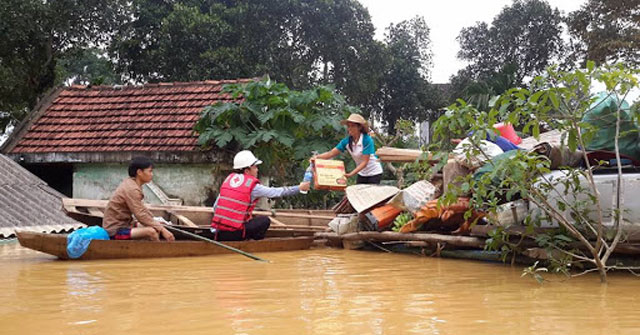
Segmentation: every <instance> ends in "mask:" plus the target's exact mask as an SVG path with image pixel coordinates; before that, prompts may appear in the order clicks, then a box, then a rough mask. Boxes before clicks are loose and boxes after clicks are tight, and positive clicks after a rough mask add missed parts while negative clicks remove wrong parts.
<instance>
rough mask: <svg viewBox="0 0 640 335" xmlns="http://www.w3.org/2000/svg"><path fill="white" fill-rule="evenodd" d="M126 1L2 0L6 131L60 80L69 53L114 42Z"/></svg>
mask: <svg viewBox="0 0 640 335" xmlns="http://www.w3.org/2000/svg"><path fill="white" fill-rule="evenodd" d="M127 3H128V2H127V1H124V0H102V1H97V0H86V1H84V0H83V1H79V0H59V1H39V0H0V32H1V35H2V38H1V39H0V132H4V130H5V129H6V127H7V126H8V125H9V124H14V123H15V122H18V121H20V120H21V119H22V118H23V117H24V115H25V114H26V112H27V111H29V110H30V109H32V108H33V107H34V106H35V104H36V102H37V99H38V97H39V96H41V95H42V94H43V93H44V92H46V91H47V90H48V89H50V88H52V87H53V86H54V85H55V84H56V83H59V82H61V81H62V80H64V79H66V78H60V77H57V73H58V69H59V68H58V61H59V60H60V59H61V58H62V57H64V56H65V55H66V54H68V53H70V52H73V51H74V50H77V49H82V48H86V47H88V46H92V45H94V46H95V45H101V44H103V43H106V42H107V41H108V40H109V37H110V32H112V31H113V30H114V29H115V27H116V26H117V25H118V24H119V22H120V20H121V19H122V17H123V13H124V11H125V9H126V6H127Z"/></svg>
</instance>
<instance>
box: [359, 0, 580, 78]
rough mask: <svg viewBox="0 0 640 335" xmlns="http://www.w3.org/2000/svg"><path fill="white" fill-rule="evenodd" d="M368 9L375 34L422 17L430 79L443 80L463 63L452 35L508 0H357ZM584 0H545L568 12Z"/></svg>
mask: <svg viewBox="0 0 640 335" xmlns="http://www.w3.org/2000/svg"><path fill="white" fill-rule="evenodd" d="M358 1H359V2H360V3H362V4H363V5H364V6H365V7H367V8H368V9H369V14H371V20H372V21H373V24H374V25H375V27H376V38H377V39H379V40H383V39H384V30H385V28H386V27H388V26H389V24H391V23H398V22H401V21H403V20H408V19H411V18H412V17H415V16H416V15H419V16H422V17H424V19H425V20H426V22H427V25H428V26H429V29H431V32H430V36H431V51H432V52H433V68H432V69H431V79H432V81H433V82H434V83H446V82H448V81H449V77H450V76H451V75H453V74H455V73H456V72H457V71H458V70H459V69H461V68H463V67H464V65H465V63H464V62H461V61H459V60H458V59H457V58H456V54H457V52H458V47H459V45H458V42H457V41H456V37H457V36H458V34H459V33H460V30H461V29H462V28H464V27H469V26H473V25H475V23H476V22H487V23H489V24H490V23H491V21H493V18H494V17H495V16H496V15H498V13H500V11H501V10H502V8H504V7H505V6H509V5H511V3H512V0H482V1H479V0H444V1H433V0H358ZM586 1H587V0H547V2H548V3H549V4H550V5H551V7H553V8H558V9H559V10H560V11H562V12H564V13H568V12H571V11H574V10H576V9H578V8H580V5H582V4H583V3H586Z"/></svg>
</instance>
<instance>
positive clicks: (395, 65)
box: [380, 17, 441, 134]
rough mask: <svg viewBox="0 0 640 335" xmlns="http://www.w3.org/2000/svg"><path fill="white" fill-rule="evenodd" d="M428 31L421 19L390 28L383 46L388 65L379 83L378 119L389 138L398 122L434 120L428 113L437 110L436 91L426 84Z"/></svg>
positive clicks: (428, 70) (430, 63)
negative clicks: (384, 46)
mask: <svg viewBox="0 0 640 335" xmlns="http://www.w3.org/2000/svg"><path fill="white" fill-rule="evenodd" d="M429 31H430V30H429V27H428V26H427V24H426V22H425V20H424V18H422V17H415V18H413V19H411V20H407V21H402V22H400V23H398V24H391V25H390V26H389V27H388V28H387V33H386V38H385V42H386V46H387V53H388V55H389V63H388V65H387V68H386V69H385V71H384V78H383V81H382V85H381V86H382V90H381V95H382V97H381V99H380V100H381V101H380V104H381V106H382V108H381V111H380V117H381V119H382V120H383V121H384V122H385V124H386V127H387V130H388V132H389V133H390V134H392V133H395V124H396V121H398V120H400V119H405V120H412V121H424V120H430V119H435V117H432V116H431V115H430V114H429V113H430V112H433V111H437V108H439V107H441V106H440V103H439V99H438V98H439V95H438V91H437V90H436V89H435V88H434V87H432V86H431V85H430V83H429V74H430V67H431V65H432V60H431V59H432V54H431V39H430V37H429Z"/></svg>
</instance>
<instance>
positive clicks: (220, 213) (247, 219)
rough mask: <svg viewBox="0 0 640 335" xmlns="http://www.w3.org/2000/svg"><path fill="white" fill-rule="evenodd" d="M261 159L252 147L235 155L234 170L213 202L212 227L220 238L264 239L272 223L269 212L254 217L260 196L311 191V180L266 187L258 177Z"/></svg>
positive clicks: (269, 196) (282, 195)
mask: <svg viewBox="0 0 640 335" xmlns="http://www.w3.org/2000/svg"><path fill="white" fill-rule="evenodd" d="M260 164H262V161H261V160H259V159H257V158H256V157H255V156H254V155H253V153H252V152H251V151H249V150H243V151H240V152H238V153H237V154H236V156H235V157H234V158H233V169H234V170H235V171H234V172H232V173H231V174H230V175H229V176H227V178H226V179H225V180H224V182H223V183H222V186H221V187H220V193H219V195H218V198H217V199H216V202H215V203H214V204H213V219H212V220H211V228H212V231H214V232H215V238H216V240H218V241H241V240H248V239H253V240H261V239H263V238H264V235H265V234H266V232H267V229H269V226H270V225H271V220H270V219H269V217H266V216H255V217H252V215H251V213H252V212H253V209H254V207H255V206H256V202H258V200H259V199H260V198H263V197H266V198H279V197H285V196H291V195H295V194H298V193H300V191H308V190H309V187H310V183H309V182H302V183H300V185H297V186H285V187H266V186H263V185H261V184H260V180H258V165H260Z"/></svg>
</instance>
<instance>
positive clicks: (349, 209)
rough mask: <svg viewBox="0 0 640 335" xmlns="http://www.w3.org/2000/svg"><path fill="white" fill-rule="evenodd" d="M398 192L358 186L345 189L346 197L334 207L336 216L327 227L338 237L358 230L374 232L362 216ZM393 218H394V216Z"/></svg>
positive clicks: (377, 186)
mask: <svg viewBox="0 0 640 335" xmlns="http://www.w3.org/2000/svg"><path fill="white" fill-rule="evenodd" d="M399 191H400V190H399V189H398V188H397V187H394V186H384V185H370V184H359V185H352V186H349V187H347V189H346V196H345V197H344V198H343V199H342V201H340V203H338V204H337V205H336V206H334V211H335V212H336V214H338V216H337V217H336V219H334V220H332V221H331V222H329V227H330V228H331V229H332V230H333V231H335V232H336V233H338V234H339V235H342V234H345V233H348V232H355V231H360V230H375V227H372V226H371V225H370V223H369V222H368V221H366V220H365V217H364V215H365V214H366V213H367V212H368V211H369V210H370V209H372V208H374V207H376V206H380V205H381V204H384V203H386V201H388V200H389V199H390V198H391V197H393V196H394V195H396V194H397V193H398V192H399ZM394 217H395V216H394Z"/></svg>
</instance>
